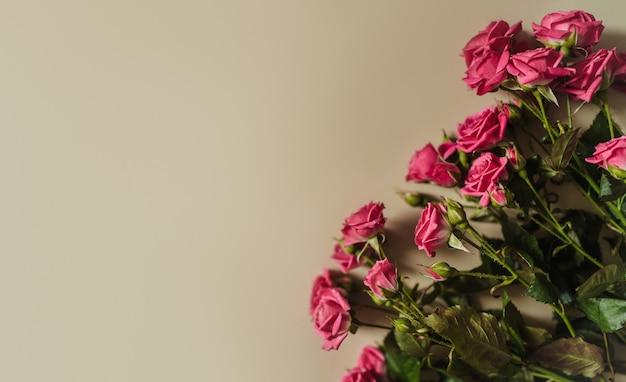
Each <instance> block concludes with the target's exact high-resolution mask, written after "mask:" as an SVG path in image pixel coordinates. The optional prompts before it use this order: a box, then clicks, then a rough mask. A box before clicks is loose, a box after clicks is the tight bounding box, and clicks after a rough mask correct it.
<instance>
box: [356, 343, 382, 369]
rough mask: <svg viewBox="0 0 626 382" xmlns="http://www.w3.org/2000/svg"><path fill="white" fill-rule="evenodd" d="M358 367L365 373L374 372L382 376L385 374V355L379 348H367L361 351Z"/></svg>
mask: <svg viewBox="0 0 626 382" xmlns="http://www.w3.org/2000/svg"><path fill="white" fill-rule="evenodd" d="M356 365H357V368H359V369H361V370H363V371H372V372H374V373H375V374H377V375H382V374H383V373H384V372H385V355H384V354H383V352H382V351H380V349H379V348H377V347H374V346H369V345H368V346H365V347H363V350H361V355H360V356H359V359H358V361H357V364H356Z"/></svg>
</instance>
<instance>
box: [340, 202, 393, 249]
mask: <svg viewBox="0 0 626 382" xmlns="http://www.w3.org/2000/svg"><path fill="white" fill-rule="evenodd" d="M384 208H385V205H384V204H383V203H374V202H369V203H367V204H366V205H364V206H363V207H361V208H359V209H358V210H357V211H356V212H355V213H353V214H351V215H350V216H348V217H347V218H346V220H345V221H344V223H343V228H342V230H341V233H342V234H343V245H344V246H349V245H353V244H358V243H363V242H366V241H367V240H369V239H371V238H373V237H375V236H376V235H378V234H379V233H381V232H382V231H383V228H384V227H385V221H386V220H387V219H386V218H385V217H384V216H383V209H384Z"/></svg>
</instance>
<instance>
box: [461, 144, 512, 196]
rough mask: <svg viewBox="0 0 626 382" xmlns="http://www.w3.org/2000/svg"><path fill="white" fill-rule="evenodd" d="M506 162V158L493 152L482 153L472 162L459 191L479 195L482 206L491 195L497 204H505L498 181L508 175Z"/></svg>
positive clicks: (469, 194)
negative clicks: (463, 184)
mask: <svg viewBox="0 0 626 382" xmlns="http://www.w3.org/2000/svg"><path fill="white" fill-rule="evenodd" d="M507 162H508V160H507V159H506V158H504V157H502V158H500V157H497V156H495V155H494V154H493V153H490V152H484V153H482V154H481V155H480V157H478V158H477V159H476V160H475V161H474V163H472V166H471V167H470V169H469V171H468V173H467V177H466V178H465V186H464V187H463V188H461V189H460V190H459V191H460V192H461V194H463V195H467V196H476V197H480V201H479V204H480V205H481V206H483V207H486V206H487V205H489V202H490V200H491V198H492V197H493V198H494V199H495V201H496V202H497V203H498V204H500V205H504V204H506V195H505V193H504V188H503V187H502V185H501V184H500V182H501V181H502V180H504V179H506V178H507V177H508V174H507V172H506V164H507ZM503 198H504V199H503ZM502 201H504V203H501V202H502Z"/></svg>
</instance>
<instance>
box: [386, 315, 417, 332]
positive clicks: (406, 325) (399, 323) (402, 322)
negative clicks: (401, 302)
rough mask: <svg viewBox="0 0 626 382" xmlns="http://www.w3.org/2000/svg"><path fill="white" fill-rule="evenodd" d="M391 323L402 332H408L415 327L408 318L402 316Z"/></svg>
mask: <svg viewBox="0 0 626 382" xmlns="http://www.w3.org/2000/svg"><path fill="white" fill-rule="evenodd" d="M391 324H392V325H393V327H394V328H396V329H397V330H398V331H399V332H401V333H407V332H409V331H410V330H412V329H413V325H412V324H411V321H409V319H408V318H404V317H400V318H396V319H394V320H392V321H391Z"/></svg>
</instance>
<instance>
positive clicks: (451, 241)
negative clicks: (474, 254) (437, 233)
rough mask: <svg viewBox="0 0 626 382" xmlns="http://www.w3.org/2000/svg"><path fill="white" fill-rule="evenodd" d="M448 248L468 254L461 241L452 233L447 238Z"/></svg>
mask: <svg viewBox="0 0 626 382" xmlns="http://www.w3.org/2000/svg"><path fill="white" fill-rule="evenodd" d="M448 246H449V247H450V248H454V249H458V250H461V251H464V252H469V250H468V249H467V248H465V246H464V245H463V242H462V241H461V239H459V238H458V237H457V236H456V235H455V234H454V233H451V234H450V237H449V238H448Z"/></svg>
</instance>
